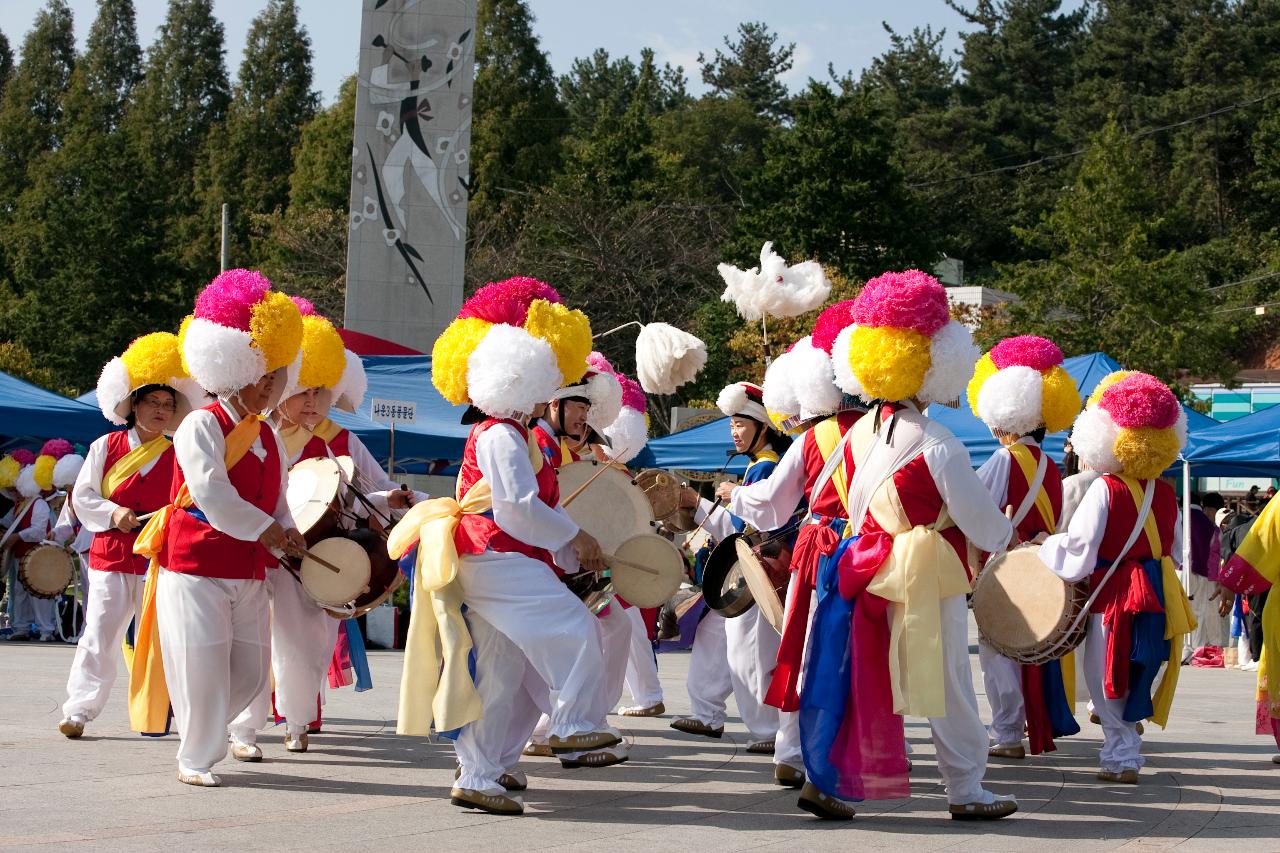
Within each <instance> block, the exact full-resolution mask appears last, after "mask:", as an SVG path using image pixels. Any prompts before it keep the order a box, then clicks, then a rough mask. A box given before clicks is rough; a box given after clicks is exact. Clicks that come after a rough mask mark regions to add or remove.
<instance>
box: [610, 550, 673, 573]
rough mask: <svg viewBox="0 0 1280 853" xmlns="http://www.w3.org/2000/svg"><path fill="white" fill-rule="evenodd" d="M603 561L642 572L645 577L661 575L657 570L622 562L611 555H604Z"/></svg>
mask: <svg viewBox="0 0 1280 853" xmlns="http://www.w3.org/2000/svg"><path fill="white" fill-rule="evenodd" d="M603 559H604V561H605V562H606V563H610V564H612V565H616V566H626V567H627V568H628V569H635V570H636V571H637V572H644V573H645V574H647V575H660V574H662V571H661V570H659V569H654V568H651V567H649V566H642V565H640V564H639V563H633V562H631V561H630V560H623V559H620V558H618V557H615V556H613V555H612V554H605V555H604V557H603Z"/></svg>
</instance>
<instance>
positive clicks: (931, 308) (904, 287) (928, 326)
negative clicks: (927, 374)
mask: <svg viewBox="0 0 1280 853" xmlns="http://www.w3.org/2000/svg"><path fill="white" fill-rule="evenodd" d="M950 319H951V315H950V313H949V312H948V310H947V292H946V290H945V289H944V288H943V287H942V285H941V284H939V283H938V280H937V279H936V278H934V277H933V276H931V275H929V274H928V273H925V272H921V271H920V270H907V271H906V272H886V273H881V274H880V275H878V276H876V277H875V278H873V279H871V280H870V281H868V282H867V283H866V285H864V286H863V288H862V292H861V293H859V294H858V298H857V299H855V300H854V306H853V321H854V322H855V323H857V324H858V325H859V326H869V327H872V328H878V327H883V326H890V327H892V328H895V329H912V330H914V331H917V332H919V333H920V334H922V335H924V336H925V337H926V338H932V337H933V336H934V335H935V334H937V332H938V330H939V329H941V328H942V327H943V326H945V325H947V323H948V322H949V321H950ZM815 338H816V334H815ZM814 344H815V346H816V345H817V341H816V340H815V341H814Z"/></svg>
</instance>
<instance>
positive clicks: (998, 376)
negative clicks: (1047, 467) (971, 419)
mask: <svg viewBox="0 0 1280 853" xmlns="http://www.w3.org/2000/svg"><path fill="white" fill-rule="evenodd" d="M1043 397H1044V378H1043V377H1042V376H1041V375H1040V371H1038V370H1036V369H1035V368H1033V367H1023V366H1020V365H1015V366H1013V367H1006V368H1004V369H1003V370H999V371H997V372H996V373H994V374H993V375H992V376H991V377H990V378H989V379H987V381H986V382H984V383H982V388H981V389H979V391H978V411H977V415H978V417H980V418H982V422H983V423H985V424H986V425H987V426H988V427H989V428H990V429H992V430H996V431H998V432H1005V433H1013V434H1015V435H1026V434H1027V433H1029V432H1033V431H1034V430H1036V429H1037V428H1038V427H1040V426H1042V425H1043V423H1042V420H1041V418H1042V415H1041V405H1042V400H1043Z"/></svg>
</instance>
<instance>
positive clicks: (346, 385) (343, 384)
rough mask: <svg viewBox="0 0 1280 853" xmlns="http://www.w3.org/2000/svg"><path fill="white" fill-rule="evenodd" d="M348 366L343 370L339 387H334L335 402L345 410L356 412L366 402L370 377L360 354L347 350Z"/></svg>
mask: <svg viewBox="0 0 1280 853" xmlns="http://www.w3.org/2000/svg"><path fill="white" fill-rule="evenodd" d="M346 353H347V367H346V369H345V370H343V371H342V379H340V380H339V381H338V387H337V388H334V389H333V404H334V405H335V406H337V407H338V408H339V409H342V410H343V411H344V412H354V411H355V410H356V409H358V408H360V405H361V404H362V403H363V402H364V395H365V394H366V393H367V392H368V390H369V377H368V376H367V375H366V374H365V372H364V362H363V361H361V360H360V356H358V355H356V354H355V353H353V352H352V351H351V350H347V351H346Z"/></svg>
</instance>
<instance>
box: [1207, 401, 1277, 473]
mask: <svg viewBox="0 0 1280 853" xmlns="http://www.w3.org/2000/svg"><path fill="white" fill-rule="evenodd" d="M1183 456H1184V457H1185V458H1186V459H1187V460H1188V461H1189V462H1190V463H1191V472H1192V473H1193V474H1194V475H1195V476H1197V477H1216V476H1236V477H1245V476H1250V475H1252V476H1262V477H1280V406H1275V407H1272V408H1269V409H1263V410H1262V411H1260V412H1254V413H1253V414H1252V415H1246V416H1245V417H1243V418H1239V419H1238V420H1234V421H1228V422H1227V423H1222V424H1214V425H1213V426H1212V427H1210V428H1208V429H1203V430H1198V431H1196V430H1193V431H1192V432H1191V437H1190V439H1189V440H1188V441H1187V449H1186V451H1185V452H1184V453H1183Z"/></svg>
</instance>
